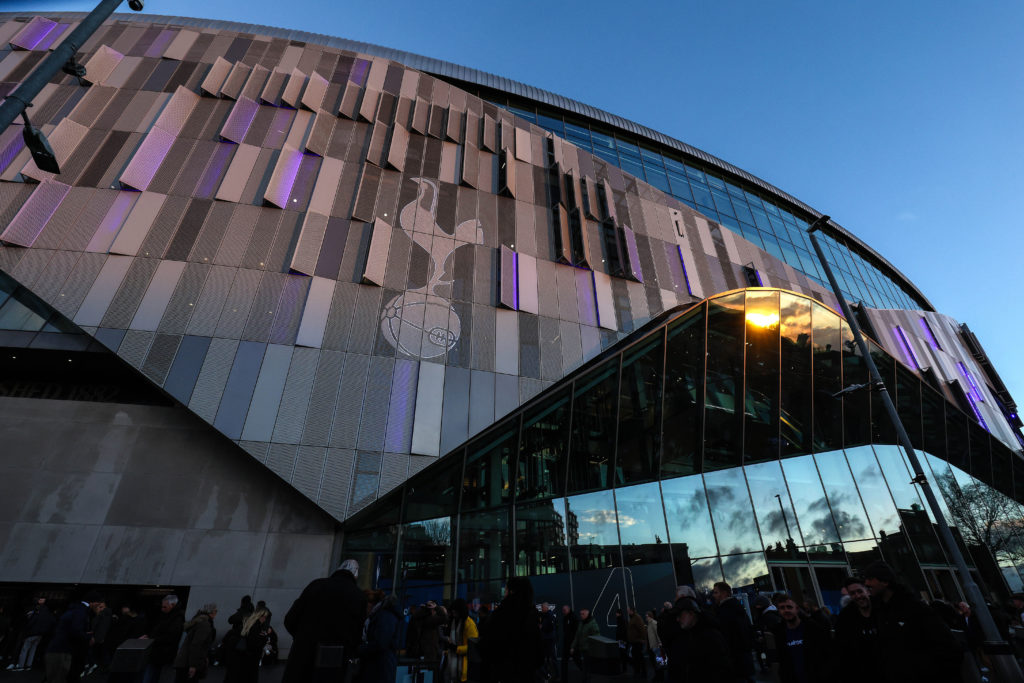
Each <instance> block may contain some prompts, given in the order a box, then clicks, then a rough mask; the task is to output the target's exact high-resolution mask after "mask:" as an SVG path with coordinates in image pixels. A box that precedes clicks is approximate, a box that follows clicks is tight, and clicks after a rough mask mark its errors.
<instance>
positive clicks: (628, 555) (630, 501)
mask: <svg viewBox="0 0 1024 683" xmlns="http://www.w3.org/2000/svg"><path fill="white" fill-rule="evenodd" d="M615 503H616V506H617V508H618V520H619V537H620V539H621V542H622V555H623V561H624V564H625V566H627V567H632V566H633V565H636V564H651V563H655V562H668V561H669V552H668V534H667V533H666V530H665V513H664V511H663V510H662V507H661V490H660V488H659V486H658V482H656V481H652V482H650V483H647V484H640V485H639V486H626V487H623V488H618V489H615Z"/></svg>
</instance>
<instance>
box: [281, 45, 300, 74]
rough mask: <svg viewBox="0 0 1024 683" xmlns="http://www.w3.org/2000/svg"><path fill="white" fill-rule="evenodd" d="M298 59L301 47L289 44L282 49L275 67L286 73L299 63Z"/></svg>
mask: <svg viewBox="0 0 1024 683" xmlns="http://www.w3.org/2000/svg"><path fill="white" fill-rule="evenodd" d="M300 59H302V48H301V47H299V46H298V45H289V46H288V47H286V48H285V49H284V54H283V55H281V60H280V61H279V62H278V63H277V68H278V69H280V70H281V71H284V72H286V73H288V72H290V71H291V70H292V69H294V68H295V67H297V66H298V65H299V60H300Z"/></svg>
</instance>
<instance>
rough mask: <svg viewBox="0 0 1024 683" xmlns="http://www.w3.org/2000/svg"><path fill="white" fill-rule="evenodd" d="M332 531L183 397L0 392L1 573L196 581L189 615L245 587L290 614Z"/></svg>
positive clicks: (234, 598) (322, 570)
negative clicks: (44, 396)
mask: <svg viewBox="0 0 1024 683" xmlns="http://www.w3.org/2000/svg"><path fill="white" fill-rule="evenodd" d="M334 540H335V523H334V521H333V520H332V519H331V518H330V517H329V516H328V515H327V514H326V513H325V512H323V511H322V510H320V509H318V508H317V506H316V505H315V504H314V503H312V502H311V501H309V500H308V499H306V498H305V497H303V496H302V495H301V494H299V493H297V492H295V491H294V490H292V489H291V488H290V487H289V486H288V485H287V484H285V483H284V482H282V481H281V480H280V479H278V478H277V477H276V476H274V475H273V474H272V473H270V472H269V471H268V470H266V469H265V468H264V467H263V466H262V465H260V464H259V463H258V462H256V461H255V460H253V459H252V458H251V457H250V456H249V455H247V454H246V453H244V452H243V451H242V450H241V449H239V448H238V447H237V446H235V445H234V444H232V443H231V442H229V441H228V440H227V439H225V438H224V437H223V436H221V435H219V434H217V433H216V432H214V430H212V429H211V428H210V427H209V425H207V424H205V423H203V422H202V421H201V420H200V419H199V418H197V417H195V416H194V415H192V414H190V413H188V412H187V411H186V410H184V409H181V408H168V407H155V406H142V405H115V404H107V403H86V402H74V401H49V400H36V399H19V398H0V581H17V582H67V583H79V582H80V583H97V584H149V585H188V586H190V587H191V592H190V596H189V605H188V610H189V613H190V615H191V612H192V611H194V610H195V608H196V607H197V606H199V605H201V604H203V603H205V602H211V601H213V602H216V603H217V604H218V605H220V606H221V610H222V617H223V618H224V619H226V617H227V616H228V615H229V614H230V613H231V611H232V610H233V609H234V608H235V607H236V606H237V605H238V601H239V599H240V598H241V596H242V595H244V594H251V595H252V596H253V597H254V599H256V600H266V601H267V604H268V606H269V607H270V608H271V610H273V611H274V612H275V613H276V614H277V615H280V616H283V615H284V613H285V611H286V610H287V609H288V607H289V606H290V605H291V603H292V601H293V600H294V599H295V597H296V596H297V595H298V592H299V591H301V589H302V588H303V587H304V586H305V585H306V583H308V582H309V581H310V580H311V579H313V578H315V577H317V576H324V575H326V573H328V570H329V567H330V565H331V563H332V559H333V558H332V549H333V546H334ZM280 623H281V622H280V621H278V624H280ZM281 637H282V642H281V646H282V649H284V648H287V647H288V646H289V644H290V639H288V638H287V634H285V633H283V632H282V634H281Z"/></svg>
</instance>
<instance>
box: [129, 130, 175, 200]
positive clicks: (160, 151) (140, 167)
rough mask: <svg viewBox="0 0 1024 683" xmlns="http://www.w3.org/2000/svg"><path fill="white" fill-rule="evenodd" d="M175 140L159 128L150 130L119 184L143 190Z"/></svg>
mask: <svg viewBox="0 0 1024 683" xmlns="http://www.w3.org/2000/svg"><path fill="white" fill-rule="evenodd" d="M175 140H176V138H175V137H174V136H173V135H171V134H170V133H168V132H167V131H165V130H163V129H161V128H151V129H150V131H149V134H148V135H146V139H145V140H143V141H142V144H141V145H139V148H138V149H137V150H135V154H134V155H133V156H132V160H131V161H130V162H129V163H128V167H127V168H125V169H124V172H123V173H122V174H121V178H120V180H121V184H122V185H123V186H125V187H128V188H130V189H133V190H145V189H146V188H148V187H149V183H150V182H151V181H152V180H153V176H154V175H156V171H157V169H158V168H160V164H162V163H163V161H164V157H166V156H167V152H168V151H170V149H171V145H173V144H174V141H175Z"/></svg>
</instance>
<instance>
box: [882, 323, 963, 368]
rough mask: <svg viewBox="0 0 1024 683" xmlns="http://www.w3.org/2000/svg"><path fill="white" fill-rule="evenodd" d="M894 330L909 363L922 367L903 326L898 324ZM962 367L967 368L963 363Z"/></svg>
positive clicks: (915, 366)
mask: <svg viewBox="0 0 1024 683" xmlns="http://www.w3.org/2000/svg"><path fill="white" fill-rule="evenodd" d="M892 331H893V332H895V333H896V339H897V340H898V341H899V343H900V346H902V347H903V355H904V356H906V358H907V364H908V365H910V366H911V367H913V368H916V369H917V370H920V369H921V363H920V361H918V360H917V354H916V353H914V347H913V346H911V345H910V340H909V339H907V335H906V334H905V333H904V332H903V328H902V327H900V326H899V325H897V326H896V327H894V328H892ZM960 367H961V369H964V370H966V369H965V368H964V367H963V364H961V365H960Z"/></svg>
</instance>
